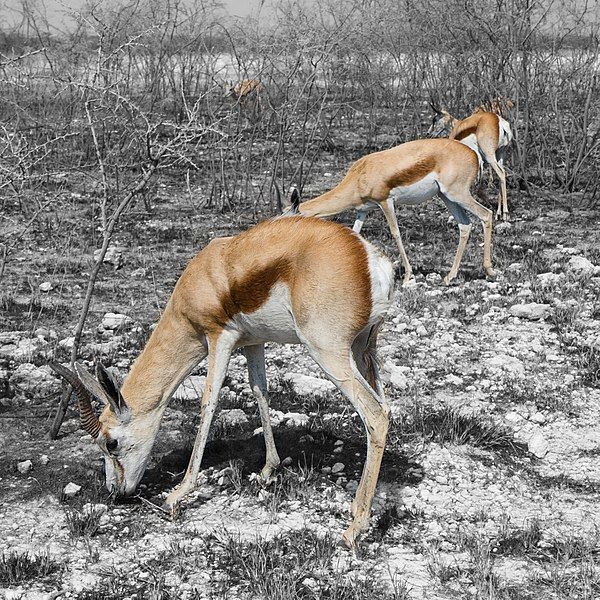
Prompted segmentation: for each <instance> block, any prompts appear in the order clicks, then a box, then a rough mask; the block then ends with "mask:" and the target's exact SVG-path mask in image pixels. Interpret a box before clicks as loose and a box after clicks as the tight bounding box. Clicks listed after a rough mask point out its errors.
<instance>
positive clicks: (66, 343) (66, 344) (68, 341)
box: [58, 336, 75, 350]
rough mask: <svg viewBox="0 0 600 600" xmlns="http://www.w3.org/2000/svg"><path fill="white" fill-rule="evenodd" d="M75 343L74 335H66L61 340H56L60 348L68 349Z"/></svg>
mask: <svg viewBox="0 0 600 600" xmlns="http://www.w3.org/2000/svg"><path fill="white" fill-rule="evenodd" d="M74 344H75V336H70V337H66V338H64V339H63V340H60V341H59V342H58V345H59V346H60V347H61V348H65V349H66V350H70V349H71V348H72V347H73V345H74Z"/></svg>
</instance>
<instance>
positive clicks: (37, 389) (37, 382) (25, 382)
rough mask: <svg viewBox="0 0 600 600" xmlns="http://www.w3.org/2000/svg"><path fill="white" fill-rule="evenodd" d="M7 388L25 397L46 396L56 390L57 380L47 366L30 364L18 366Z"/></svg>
mask: <svg viewBox="0 0 600 600" xmlns="http://www.w3.org/2000/svg"><path fill="white" fill-rule="evenodd" d="M9 386H10V387H11V389H12V390H13V391H14V392H16V393H20V394H23V395H25V396H47V395H48V394H49V393H51V392H52V391H54V390H56V389H58V386H59V380H58V379H57V378H56V377H54V376H53V375H52V372H51V370H50V367H48V366H47V365H44V366H41V367H36V366H35V365H34V364H32V363H23V364H22V365H19V366H18V367H17V368H16V369H15V372H14V373H13V374H12V376H11V378H10V379H9Z"/></svg>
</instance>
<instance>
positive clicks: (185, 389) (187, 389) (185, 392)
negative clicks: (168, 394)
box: [173, 375, 206, 400]
mask: <svg viewBox="0 0 600 600" xmlns="http://www.w3.org/2000/svg"><path fill="white" fill-rule="evenodd" d="M205 383H206V377H204V375H191V376H190V377H188V378H186V379H184V380H183V381H182V382H181V385H180V386H179V387H178V388H177V390H176V391H175V393H174V394H173V398H174V399H176V400H196V399H198V398H200V397H201V396H202V393H203V391H204V384H205Z"/></svg>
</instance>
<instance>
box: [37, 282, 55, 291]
mask: <svg viewBox="0 0 600 600" xmlns="http://www.w3.org/2000/svg"><path fill="white" fill-rule="evenodd" d="M52 288H53V286H52V284H51V283H50V282H49V281H44V282H43V283H40V292H49V291H50V290H51V289H52Z"/></svg>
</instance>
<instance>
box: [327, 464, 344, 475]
mask: <svg viewBox="0 0 600 600" xmlns="http://www.w3.org/2000/svg"><path fill="white" fill-rule="evenodd" d="M345 468H346V466H345V465H344V463H341V462H337V463H335V465H333V467H331V472H332V473H333V474H334V475H335V474H337V473H341V472H342V471H343V470H344V469H345Z"/></svg>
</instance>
